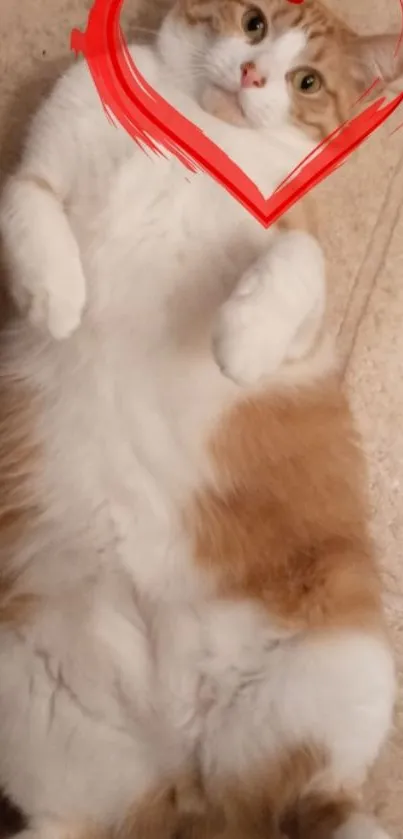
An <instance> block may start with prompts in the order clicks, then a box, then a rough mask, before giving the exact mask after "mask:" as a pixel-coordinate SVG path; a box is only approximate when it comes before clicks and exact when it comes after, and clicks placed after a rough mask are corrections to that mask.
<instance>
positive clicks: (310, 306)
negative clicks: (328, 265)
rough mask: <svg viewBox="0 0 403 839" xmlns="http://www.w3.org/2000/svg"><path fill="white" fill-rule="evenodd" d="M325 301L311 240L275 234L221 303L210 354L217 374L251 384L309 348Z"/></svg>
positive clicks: (320, 261) (317, 251)
mask: <svg viewBox="0 0 403 839" xmlns="http://www.w3.org/2000/svg"><path fill="white" fill-rule="evenodd" d="M325 304H326V281H325V266H324V258H323V254H322V249H321V247H320V245H319V243H318V242H317V240H316V239H315V238H314V237H313V236H311V235H310V234H308V233H305V232H302V231H289V232H285V233H278V234H277V236H276V238H275V239H274V242H273V245H272V247H271V249H270V250H269V252H268V253H267V254H265V255H264V256H263V257H262V258H261V259H260V260H259V261H258V262H257V263H256V264H255V265H253V266H252V268H251V269H250V270H249V271H248V272H247V273H246V274H245V275H244V276H243V277H242V278H241V280H240V282H239V283H238V285H237V286H236V288H235V291H234V292H233V294H232V295H231V297H230V298H229V299H228V300H227V301H226V302H225V303H224V305H223V306H222V307H221V309H220V311H219V314H218V319H217V321H216V324H215V329H214V334H213V352H214V355H215V358H216V360H217V363H218V365H219V367H220V368H221V370H222V372H223V373H224V374H225V375H227V376H228V377H229V378H231V379H233V380H234V381H235V382H237V383H238V384H242V385H254V384H257V383H259V382H260V381H262V380H264V379H266V378H269V377H270V376H273V375H275V374H276V373H277V371H278V370H279V368H280V367H281V365H283V364H284V363H285V362H287V361H288V362H292V361H298V360H300V359H302V358H304V357H305V356H306V355H307V354H308V353H309V352H310V350H311V349H312V346H313V344H314V342H315V339H316V337H317V335H318V332H319V329H320V326H321V324H322V320H323V315H324V310H325Z"/></svg>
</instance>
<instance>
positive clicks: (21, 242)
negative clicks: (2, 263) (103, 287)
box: [0, 172, 86, 338]
mask: <svg viewBox="0 0 403 839" xmlns="http://www.w3.org/2000/svg"><path fill="white" fill-rule="evenodd" d="M0 232H1V236H2V240H3V245H4V253H5V258H6V264H7V267H8V270H9V273H10V291H11V294H12V296H13V297H14V299H15V300H16V303H17V305H18V307H19V308H20V309H21V310H22V311H24V312H25V311H27V312H28V316H29V318H30V319H31V321H32V322H33V323H34V324H35V325H38V326H44V327H45V328H47V329H48V330H49V332H50V333H51V334H52V335H53V336H54V337H55V338H67V337H68V336H69V335H70V334H71V333H72V332H73V331H74V330H75V329H76V328H77V326H78V325H79V323H80V320H81V315H82V311H83V309H84V305H85V299H86V284H85V278H84V273H83V268H82V264H81V258H80V253H79V248H78V244H77V241H76V239H75V237H74V234H73V231H72V229H71V227H70V224H69V221H68V218H67V216H66V213H65V211H64V207H63V200H62V196H61V195H58V194H57V192H56V191H55V188H54V186H53V185H52V179H51V178H49V179H47V178H45V177H43V176H41V177H38V176H37V175H35V174H31V173H29V172H26V173H23V172H21V173H20V174H17V175H15V176H14V177H13V178H11V180H10V181H9V183H8V184H7V186H6V188H5V190H4V194H3V196H2V200H1V203H0Z"/></svg>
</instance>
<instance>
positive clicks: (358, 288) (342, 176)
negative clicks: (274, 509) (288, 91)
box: [0, 0, 403, 839]
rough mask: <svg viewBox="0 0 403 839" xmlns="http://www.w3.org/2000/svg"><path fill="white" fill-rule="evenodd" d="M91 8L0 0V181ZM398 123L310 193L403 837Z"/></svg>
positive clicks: (392, 789)
mask: <svg viewBox="0 0 403 839" xmlns="http://www.w3.org/2000/svg"><path fill="white" fill-rule="evenodd" d="M139 2H140V0H127V2H126V6H125V8H124V23H125V28H126V30H127V31H130V32H131V33H132V34H133V35H134V34H136V33H137V35H138V36H143V35H145V34H146V32H145V30H146V29H148V28H153V27H154V26H155V25H156V21H157V17H158V15H156V13H155V8H156V6H157V5H159V6H160V7H163V5H164V3H166V2H167V0H143V12H142V14H141V16H140V17H139V16H138V8H137V6H138V3H139ZM144 2H147V6H144ZM168 2H169V0H168ZM329 2H330V0H329ZM90 6H91V0H0V183H1V180H2V178H3V176H4V174H5V173H6V172H7V171H9V169H10V167H12V166H13V164H14V162H15V160H16V159H17V158H18V154H19V151H20V149H21V143H22V139H23V133H24V127H25V125H26V123H27V120H28V119H29V116H30V114H31V113H32V111H33V110H34V109H35V108H36V107H37V105H38V103H39V101H40V100H41V98H42V97H43V96H44V95H45V93H46V90H47V89H48V88H49V85H50V84H51V83H52V82H53V81H54V79H55V78H56V76H57V75H58V74H59V73H61V72H62V71H63V69H64V68H65V67H66V66H67V64H68V63H69V61H70V60H71V57H70V54H69V34H70V31H71V29H72V27H73V26H83V25H84V23H85V20H86V16H87V13H88V9H89V7H90ZM332 6H333V8H334V9H335V10H337V12H338V13H339V14H341V15H342V16H344V17H345V19H346V20H347V21H348V22H349V23H350V24H352V25H354V26H355V27H356V29H357V30H358V31H360V32H362V33H367V32H380V31H386V30H391V31H396V32H397V31H399V29H400V23H401V10H400V3H399V0H333V2H332ZM139 26H141V27H143V28H142V29H141V30H140V29H138V28H137V27H139ZM401 122H403V108H402V111H401V113H400V114H399V113H398V114H396V115H395V116H394V117H393V118H392V119H391V121H390V122H389V123H388V124H387V125H385V126H383V127H382V128H381V129H379V130H378V132H377V133H376V136H373V137H372V138H370V139H369V140H368V141H367V142H366V144H365V146H364V147H362V149H361V150H359V151H358V152H357V153H355V155H354V156H353V157H352V158H351V159H349V160H348V161H347V163H346V164H345V165H344V166H343V167H342V168H341V169H339V170H338V171H337V172H336V173H334V174H333V175H332V176H331V178H330V179H329V180H328V181H327V182H326V183H325V184H323V185H321V186H319V187H318V188H317V189H316V195H317V200H318V204H319V208H320V223H321V236H322V240H323V244H324V246H325V250H326V253H327V256H328V263H329V273H330V281H331V305H330V315H329V317H330V323H331V328H332V329H334V330H335V331H336V333H337V335H338V342H339V349H340V353H341V355H342V358H343V360H344V363H345V371H346V379H347V382H348V385H349V389H350V393H351V398H352V403H353V407H354V411H355V414H356V417H357V420H358V423H359V426H360V429H361V431H362V434H363V438H364V443H365V447H366V450H367V454H368V458H369V464H370V476H371V493H372V505H373V532H374V535H375V538H376V541H377V544H378V548H379V556H380V560H381V563H382V569H383V575H384V582H385V603H386V608H387V613H388V618H389V623H390V626H391V629H392V635H393V641H394V646H395V650H396V657H397V663H398V667H399V672H400V695H399V699H398V703H397V709H396V718H395V729H394V732H393V735H392V738H391V740H390V743H389V744H388V746H387V747H386V748H385V750H384V753H383V755H382V757H381V760H380V761H379V763H378V765H377V767H376V770H375V773H374V776H373V778H372V779H371V782H370V783H369V785H368V790H367V802H368V806H369V808H370V809H372V810H375V811H376V812H378V813H379V814H380V815H381V817H382V820H383V822H384V825H385V827H387V828H388V829H389V830H390V832H391V835H392V837H394V839H403V582H402V581H403V329H402V323H403V128H402V130H400V131H399V130H397V131H395V133H392V132H393V130H394V129H395V128H397V127H398V126H399V123H401Z"/></svg>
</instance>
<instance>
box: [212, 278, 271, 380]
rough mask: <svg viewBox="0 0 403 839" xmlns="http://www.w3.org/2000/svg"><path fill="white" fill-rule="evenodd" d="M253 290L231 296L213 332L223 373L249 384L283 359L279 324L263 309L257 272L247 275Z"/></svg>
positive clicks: (261, 285)
mask: <svg viewBox="0 0 403 839" xmlns="http://www.w3.org/2000/svg"><path fill="white" fill-rule="evenodd" d="M248 282H250V284H251V286H252V285H253V286H255V285H256V288H255V291H254V292H251V293H250V294H245V295H244V296H241V295H237V294H236V295H234V296H232V297H231V298H230V299H229V300H228V301H227V302H226V303H225V304H224V306H222V307H221V309H220V311H219V315H218V318H217V321H216V324H215V328H214V332H213V354H214V357H215V360H216V362H217V364H218V366H219V368H220V370H221V371H222V373H224V375H225V376H227V377H228V378H230V379H232V380H233V381H234V382H236V383H237V384H239V385H253V384H257V383H258V382H259V381H261V380H262V379H264V378H265V377H269V376H270V375H273V374H274V373H275V372H276V371H277V370H278V368H279V367H280V365H281V364H282V362H283V361H284V355H285V347H284V341H283V332H284V327H283V324H282V323H281V322H280V321H279V319H277V318H273V317H272V315H271V313H270V312H268V311H267V307H266V305H265V300H264V297H265V295H264V284H263V282H262V279H261V277H259V275H255V274H251V275H250V276H249V277H248Z"/></svg>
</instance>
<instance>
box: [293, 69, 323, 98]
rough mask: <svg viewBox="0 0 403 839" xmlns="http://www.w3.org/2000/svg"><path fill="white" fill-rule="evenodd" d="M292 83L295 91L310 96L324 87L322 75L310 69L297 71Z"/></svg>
mask: <svg viewBox="0 0 403 839" xmlns="http://www.w3.org/2000/svg"><path fill="white" fill-rule="evenodd" d="M291 82H292V85H293V87H294V88H295V90H298V92H299V93H305V94H308V95H309V94H311V93H317V92H318V90H320V89H321V87H322V85H323V80H322V76H321V75H320V73H318V72H317V70H311V69H310V68H309V67H305V68H302V69H301V70H296V71H295V72H294V73H293V74H292V76H291Z"/></svg>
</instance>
